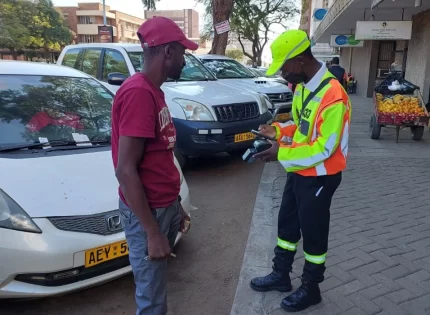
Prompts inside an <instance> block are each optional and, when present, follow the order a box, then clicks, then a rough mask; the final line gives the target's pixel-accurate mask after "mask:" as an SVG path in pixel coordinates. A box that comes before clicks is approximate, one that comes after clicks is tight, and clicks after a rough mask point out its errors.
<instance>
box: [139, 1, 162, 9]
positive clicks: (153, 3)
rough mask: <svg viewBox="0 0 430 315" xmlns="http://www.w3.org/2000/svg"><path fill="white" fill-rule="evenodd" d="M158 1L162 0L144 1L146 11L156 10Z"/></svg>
mask: <svg viewBox="0 0 430 315" xmlns="http://www.w3.org/2000/svg"><path fill="white" fill-rule="evenodd" d="M158 1H160V0H142V4H143V7H144V8H145V9H146V10H155V8H156V3H157V2H158Z"/></svg>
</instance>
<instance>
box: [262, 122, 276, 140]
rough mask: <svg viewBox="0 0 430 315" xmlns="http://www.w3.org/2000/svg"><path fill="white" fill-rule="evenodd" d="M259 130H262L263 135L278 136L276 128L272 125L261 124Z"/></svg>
mask: <svg viewBox="0 0 430 315" xmlns="http://www.w3.org/2000/svg"><path fill="white" fill-rule="evenodd" d="M258 132H260V133H261V134H262V135H265V136H266V137H269V138H273V139H275V138H276V128H275V127H273V126H270V125H260V127H258Z"/></svg>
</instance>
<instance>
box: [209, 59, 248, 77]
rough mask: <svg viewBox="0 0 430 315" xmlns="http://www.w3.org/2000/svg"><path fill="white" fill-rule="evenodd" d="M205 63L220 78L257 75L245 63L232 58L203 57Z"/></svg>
mask: <svg viewBox="0 0 430 315" xmlns="http://www.w3.org/2000/svg"><path fill="white" fill-rule="evenodd" d="M202 62H203V64H204V65H205V66H206V67H208V69H209V70H211V71H212V72H213V73H215V75H216V77H217V78H218V79H249V78H255V75H254V74H253V73H252V72H251V71H250V70H249V69H248V68H246V67H245V66H244V65H242V64H240V63H239V62H237V61H236V60H230V59H203V60H202Z"/></svg>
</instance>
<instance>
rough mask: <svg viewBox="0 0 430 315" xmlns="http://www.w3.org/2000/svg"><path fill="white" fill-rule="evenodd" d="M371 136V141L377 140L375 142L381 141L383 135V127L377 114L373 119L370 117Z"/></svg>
mask: <svg viewBox="0 0 430 315" xmlns="http://www.w3.org/2000/svg"><path fill="white" fill-rule="evenodd" d="M369 134H370V139H375V140H376V139H379V137H380V135H381V125H380V124H378V122H377V120H376V116H375V114H373V115H372V117H370V124H369Z"/></svg>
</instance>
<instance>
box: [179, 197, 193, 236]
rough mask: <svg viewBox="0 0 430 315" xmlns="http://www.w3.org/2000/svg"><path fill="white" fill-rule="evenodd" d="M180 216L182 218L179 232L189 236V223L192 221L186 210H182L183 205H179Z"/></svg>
mask: <svg viewBox="0 0 430 315" xmlns="http://www.w3.org/2000/svg"><path fill="white" fill-rule="evenodd" d="M179 214H180V216H181V225H180V227H179V231H180V232H182V233H184V234H187V233H188V231H189V229H190V224H189V222H190V221H191V219H190V216H189V215H188V213H186V212H185V210H184V208H182V205H181V203H179ZM187 222H188V223H187Z"/></svg>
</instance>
